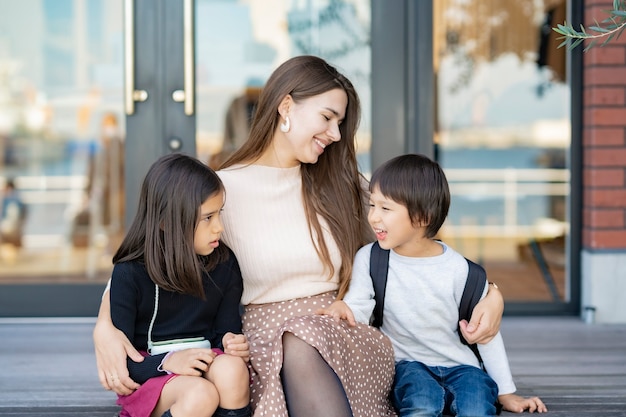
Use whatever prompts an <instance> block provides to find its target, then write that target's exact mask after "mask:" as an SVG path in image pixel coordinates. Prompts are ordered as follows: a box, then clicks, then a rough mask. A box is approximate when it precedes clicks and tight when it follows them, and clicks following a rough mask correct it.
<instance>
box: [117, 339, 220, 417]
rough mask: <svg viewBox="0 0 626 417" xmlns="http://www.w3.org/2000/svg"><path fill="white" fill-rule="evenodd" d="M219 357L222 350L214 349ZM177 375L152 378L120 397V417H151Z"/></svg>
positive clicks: (118, 398)
mask: <svg viewBox="0 0 626 417" xmlns="http://www.w3.org/2000/svg"><path fill="white" fill-rule="evenodd" d="M212 350H213V352H215V353H216V354H217V355H222V354H224V352H222V350H221V349H212ZM141 354H142V355H144V356H146V355H148V353H147V352H141ZM176 376H177V375H176V374H170V375H161V376H157V377H154V378H150V379H149V380H147V381H146V382H144V383H143V384H142V385H141V386H140V387H139V388H137V389H136V390H135V392H133V393H132V394H130V395H118V396H117V405H121V406H122V410H121V411H120V414H119V417H150V414H152V411H153V410H154V407H156V405H157V402H158V401H159V398H161V391H163V387H164V386H165V384H167V383H168V382H169V381H170V379H172V378H175V377H176Z"/></svg>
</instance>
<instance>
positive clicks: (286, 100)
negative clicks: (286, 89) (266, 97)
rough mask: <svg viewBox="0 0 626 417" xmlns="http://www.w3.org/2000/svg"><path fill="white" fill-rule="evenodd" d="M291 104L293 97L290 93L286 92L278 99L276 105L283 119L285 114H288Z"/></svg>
mask: <svg viewBox="0 0 626 417" xmlns="http://www.w3.org/2000/svg"><path fill="white" fill-rule="evenodd" d="M292 105H293V97H291V94H287V95H286V96H285V97H283V99H282V100H281V101H280V104H279V105H278V113H279V114H280V116H281V117H282V118H283V119H284V118H285V117H287V115H288V114H289V110H290V109H291V106H292Z"/></svg>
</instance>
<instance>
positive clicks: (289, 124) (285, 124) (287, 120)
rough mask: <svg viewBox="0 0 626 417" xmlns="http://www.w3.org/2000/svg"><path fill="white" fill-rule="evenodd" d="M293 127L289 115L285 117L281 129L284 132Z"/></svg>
mask: <svg viewBox="0 0 626 417" xmlns="http://www.w3.org/2000/svg"><path fill="white" fill-rule="evenodd" d="M290 128H291V122H290V121H289V116H287V117H285V122H284V123H281V124H280V131H281V132H283V133H287V132H289V129H290Z"/></svg>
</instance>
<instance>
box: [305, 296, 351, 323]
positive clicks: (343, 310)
mask: <svg viewBox="0 0 626 417" xmlns="http://www.w3.org/2000/svg"><path fill="white" fill-rule="evenodd" d="M315 314H319V315H322V316H330V317H332V318H333V319H334V320H335V321H336V322H337V323H339V322H340V321H341V320H345V321H346V322H347V323H348V325H350V326H352V327H354V326H356V320H355V319H354V314H352V310H351V309H350V307H348V305H347V304H346V303H345V302H343V301H341V300H337V301H335V302H334V303H332V304H331V305H329V306H328V307H327V308H320V309H319V310H317V311H316V312H315Z"/></svg>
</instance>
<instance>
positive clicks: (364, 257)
mask: <svg viewBox="0 0 626 417" xmlns="http://www.w3.org/2000/svg"><path fill="white" fill-rule="evenodd" d="M371 248H372V245H371V244H369V245H365V246H364V247H362V248H361V249H359V251H358V252H357V254H356V256H355V258H354V265H353V267H352V280H351V281H350V288H349V289H348V292H347V293H346V295H345V296H344V297H343V301H344V302H345V303H346V304H347V306H348V307H349V308H350V309H351V310H352V313H353V314H354V319H355V320H356V321H357V322H359V323H365V324H370V322H371V318H372V313H373V312H374V306H375V304H376V301H374V284H373V283H372V278H371V277H370V253H371Z"/></svg>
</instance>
